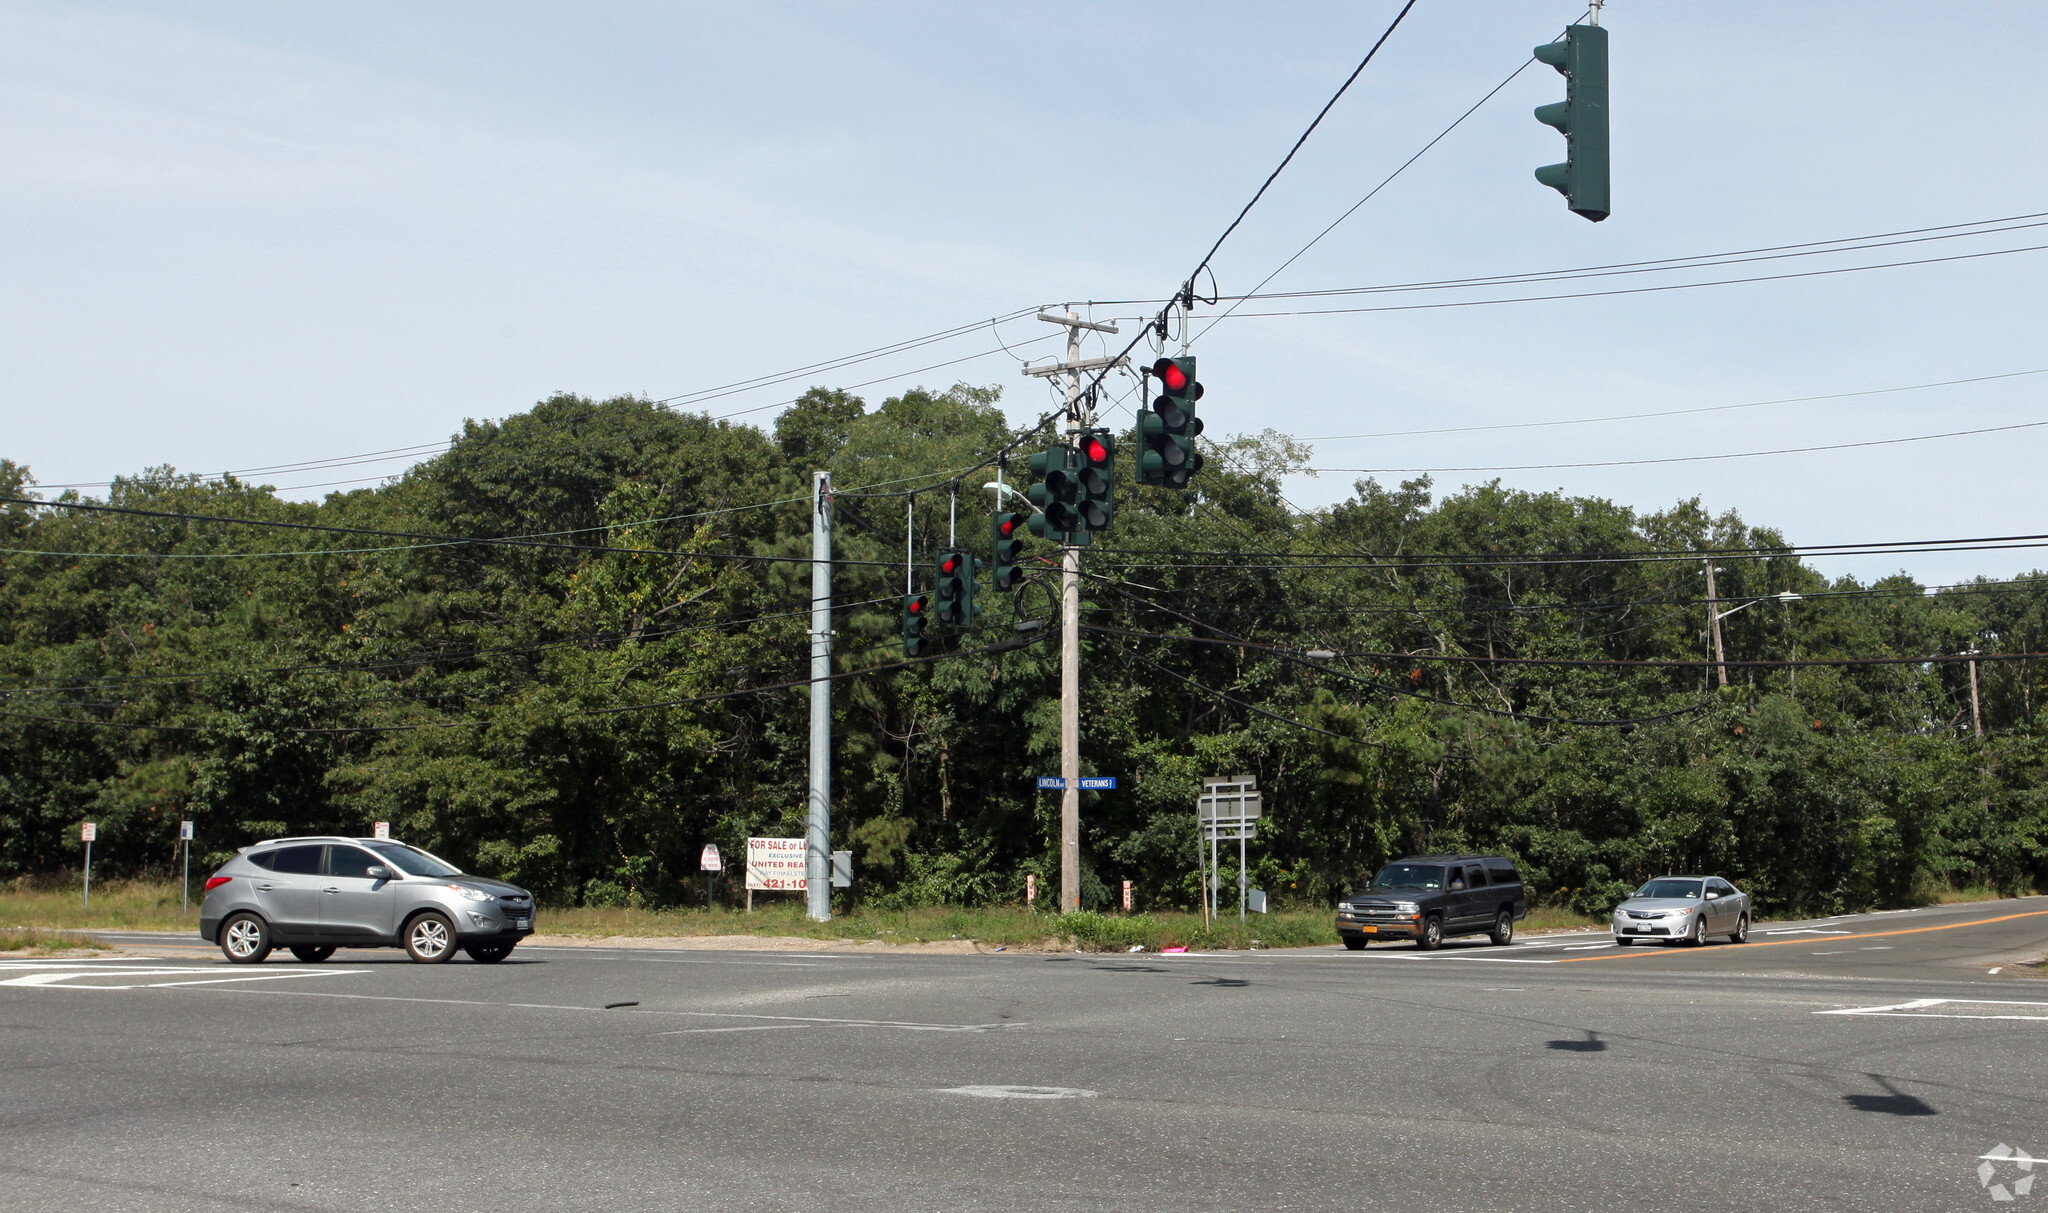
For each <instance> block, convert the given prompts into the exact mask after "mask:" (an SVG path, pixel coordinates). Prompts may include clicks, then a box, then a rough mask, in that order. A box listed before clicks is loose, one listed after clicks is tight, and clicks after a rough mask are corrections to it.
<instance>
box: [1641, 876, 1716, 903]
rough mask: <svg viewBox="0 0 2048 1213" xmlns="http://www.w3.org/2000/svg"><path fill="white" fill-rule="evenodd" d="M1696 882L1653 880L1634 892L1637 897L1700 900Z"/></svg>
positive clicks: (1698, 884) (1698, 886)
mask: <svg viewBox="0 0 2048 1213" xmlns="http://www.w3.org/2000/svg"><path fill="white" fill-rule="evenodd" d="M1703 883H1704V882H1703V881H1698V880H1653V881H1651V882H1650V883H1648V884H1646V885H1644V886H1643V887H1642V888H1640V889H1637V890H1636V896H1638V897H1683V898H1687V899H1689V900H1692V901H1698V900H1699V899H1700V885H1701V884H1703Z"/></svg>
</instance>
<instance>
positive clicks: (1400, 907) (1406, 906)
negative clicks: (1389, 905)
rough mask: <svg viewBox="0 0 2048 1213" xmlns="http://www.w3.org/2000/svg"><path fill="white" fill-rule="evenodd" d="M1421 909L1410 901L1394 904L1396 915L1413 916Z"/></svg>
mask: <svg viewBox="0 0 2048 1213" xmlns="http://www.w3.org/2000/svg"><path fill="white" fill-rule="evenodd" d="M1421 908H1422V907H1420V906H1418V905H1416V904H1415V903H1414V902H1412V901H1397V902H1395V903H1394V913H1396V914H1413V913H1415V911H1417V910H1419V909H1421Z"/></svg>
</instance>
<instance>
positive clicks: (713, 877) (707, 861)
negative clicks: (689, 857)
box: [697, 842, 725, 910]
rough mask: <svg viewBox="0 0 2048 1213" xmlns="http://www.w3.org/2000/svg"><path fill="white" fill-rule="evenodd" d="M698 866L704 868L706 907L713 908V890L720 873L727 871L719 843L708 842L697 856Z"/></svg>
mask: <svg viewBox="0 0 2048 1213" xmlns="http://www.w3.org/2000/svg"><path fill="white" fill-rule="evenodd" d="M697 866H698V867H700V868H702V869H704V908H705V909H707V910H709V909H710V908H711V890H712V887H713V886H714V885H716V884H717V883H718V874H719V873H720V872H723V871H725V860H724V859H723V858H721V857H720V856H719V854H718V844H717V843H715V842H707V843H705V844H704V853H703V854H702V855H700V856H698V857H697Z"/></svg>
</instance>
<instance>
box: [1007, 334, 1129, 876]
mask: <svg viewBox="0 0 2048 1213" xmlns="http://www.w3.org/2000/svg"><path fill="white" fill-rule="evenodd" d="M1038 318H1039V319H1040V320H1043V321H1045V322H1046V323H1047V324H1058V325H1064V326H1066V330H1067V357H1066V360H1065V361H1064V362H1059V363H1055V364H1052V365H1048V366H1042V367H1025V368H1024V373H1025V374H1027V375H1033V376H1038V377H1040V378H1043V377H1046V376H1051V375H1065V376H1066V377H1067V408H1066V414H1067V442H1068V443H1069V444H1071V443H1073V442H1074V441H1075V436H1076V435H1077V434H1079V433H1080V431H1082V430H1084V429H1086V428H1088V427H1089V426H1092V425H1094V424H1095V410H1094V407H1093V402H1092V401H1083V400H1082V399H1081V376H1082V374H1083V373H1084V372H1087V371H1092V370H1097V369H1099V368H1102V367H1107V366H1114V365H1116V363H1117V362H1118V359H1115V358H1088V359H1083V358H1082V357H1081V333H1082V330H1084V329H1086V330H1092V331H1094V332H1097V333H1112V334H1113V333H1115V332H1116V331H1117V329H1116V326H1115V325H1114V324H1098V323H1096V322H1095V321H1093V320H1083V319H1081V318H1080V317H1079V316H1076V315H1074V314H1073V313H1071V312H1069V313H1067V314H1065V315H1060V316H1052V315H1047V314H1046V313H1044V312H1040V313H1038ZM1080 908H1081V549H1080V548H1078V547H1075V546H1074V545H1072V544H1067V545H1066V546H1065V547H1064V549H1063V550H1062V551H1061V554H1060V912H1061V913H1063V914H1070V913H1072V912H1073V911H1075V910H1078V909H1080Z"/></svg>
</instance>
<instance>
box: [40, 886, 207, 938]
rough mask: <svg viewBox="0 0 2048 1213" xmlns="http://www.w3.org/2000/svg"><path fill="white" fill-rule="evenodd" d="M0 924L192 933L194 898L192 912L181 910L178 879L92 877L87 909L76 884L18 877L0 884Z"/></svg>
mask: <svg viewBox="0 0 2048 1213" xmlns="http://www.w3.org/2000/svg"><path fill="white" fill-rule="evenodd" d="M194 884H195V886H196V884H197V882H196V881H195V882H194ZM195 891H196V889H195ZM0 924H4V925H6V926H9V927H66V928H70V929H72V930H80V929H86V928H90V929H94V930H102V931H117V930H126V931H190V932H192V933H193V934H194V935H195V936H196V935H197V934H198V933H199V898H198V897H197V896H194V897H193V898H192V912H191V913H189V914H181V913H179V912H178V883H177V882H176V881H174V880H173V881H153V880H109V881H107V882H105V883H101V882H99V881H94V882H93V886H92V907H91V908H90V909H86V908H84V907H82V906H81V905H80V904H79V889H78V886H77V885H76V884H64V885H58V884H54V883H52V882H50V881H47V880H17V881H13V882H12V883H9V884H5V885H0Z"/></svg>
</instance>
